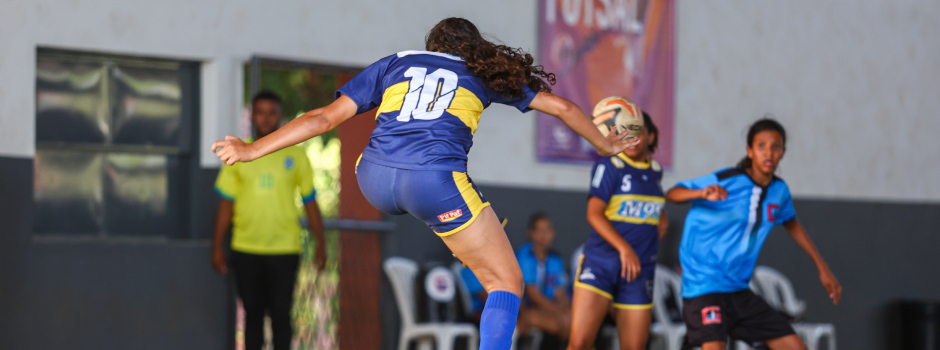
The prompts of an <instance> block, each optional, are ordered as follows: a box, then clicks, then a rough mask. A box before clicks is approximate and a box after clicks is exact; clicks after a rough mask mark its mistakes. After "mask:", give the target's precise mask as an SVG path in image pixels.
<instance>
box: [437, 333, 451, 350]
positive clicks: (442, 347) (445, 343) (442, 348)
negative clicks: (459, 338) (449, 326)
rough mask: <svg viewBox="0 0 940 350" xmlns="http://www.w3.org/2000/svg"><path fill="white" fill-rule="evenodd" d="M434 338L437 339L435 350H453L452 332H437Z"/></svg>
mask: <svg viewBox="0 0 940 350" xmlns="http://www.w3.org/2000/svg"><path fill="white" fill-rule="evenodd" d="M435 339H436V340H437V350H454V335H453V334H438V335H437V336H436V337H435Z"/></svg>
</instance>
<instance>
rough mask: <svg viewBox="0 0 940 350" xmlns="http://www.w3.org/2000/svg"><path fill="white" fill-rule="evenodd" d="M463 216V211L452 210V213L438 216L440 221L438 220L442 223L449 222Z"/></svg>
mask: <svg viewBox="0 0 940 350" xmlns="http://www.w3.org/2000/svg"><path fill="white" fill-rule="evenodd" d="M461 216H463V211H462V210H460V209H457V210H451V211H449V212H446V213H444V214H441V215H438V216H437V219H438V220H441V222H448V221H451V220H453V219H456V218H459V217H461Z"/></svg>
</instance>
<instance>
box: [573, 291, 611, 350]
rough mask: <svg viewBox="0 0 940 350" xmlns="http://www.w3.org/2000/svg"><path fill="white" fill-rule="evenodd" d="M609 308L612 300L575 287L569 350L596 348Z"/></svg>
mask: <svg viewBox="0 0 940 350" xmlns="http://www.w3.org/2000/svg"><path fill="white" fill-rule="evenodd" d="M609 308H610V299H607V298H605V297H603V296H602V295H600V294H597V293H595V292H592V291H590V290H587V289H584V288H579V287H577V286H576V287H574V295H572V298H571V334H569V338H568V350H586V349H590V348H591V347H593V346H594V339H595V338H597V331H598V330H600V328H601V323H603V322H604V315H605V314H607V311H608V310H609Z"/></svg>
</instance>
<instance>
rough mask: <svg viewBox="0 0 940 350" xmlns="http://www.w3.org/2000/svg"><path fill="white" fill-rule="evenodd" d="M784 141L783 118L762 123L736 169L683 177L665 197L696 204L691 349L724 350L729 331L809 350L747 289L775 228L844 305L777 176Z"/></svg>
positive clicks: (686, 302) (686, 245)
mask: <svg viewBox="0 0 940 350" xmlns="http://www.w3.org/2000/svg"><path fill="white" fill-rule="evenodd" d="M786 142H787V134H786V131H785V130H784V129H783V126H781V125H780V123H777V122H776V121H774V120H772V119H761V120H758V121H757V122H755V123H754V124H752V125H751V128H750V130H748V132H747V157H745V158H744V159H742V160H741V162H740V163H738V166H737V167H735V168H729V169H722V170H719V171H718V172H715V173H713V174H709V175H705V176H702V177H699V178H696V179H691V180H687V181H683V182H680V183H678V184H677V185H676V187H674V188H673V189H671V190H669V193H667V194H666V199H668V200H669V201H673V202H689V201H691V202H692V208H691V209H690V210H689V214H688V216H686V220H685V229H684V232H683V233H682V241H681V243H680V245H679V260H680V263H681V265H682V298H683V318H684V319H685V323H686V325H687V327H688V334H687V336H686V345H688V346H697V345H701V346H702V350H714V349H724V348H725V342H726V341H727V338H728V337H729V336H730V337H732V338H735V339H740V340H743V341H745V342H748V343H751V344H753V343H757V342H764V343H765V344H767V346H769V347H770V348H771V349H775V350H776V349H805V348H806V345H804V344H803V342H802V341H801V340H800V338H799V337H797V336H796V334H794V333H793V327H791V326H790V323H789V322H788V321H787V320H786V318H784V316H783V315H781V314H779V313H777V312H776V311H774V309H772V308H771V307H770V306H769V305H767V303H766V302H765V301H764V299H761V298H760V297H759V296H756V295H754V293H752V292H751V290H750V289H749V288H748V282H749V281H750V279H751V274H752V273H753V271H754V264H755V263H756V262H757V255H758V253H759V252H760V249H761V245H763V244H764V240H765V239H766V238H767V234H768V233H770V229H771V228H772V227H773V226H774V225H780V224H782V225H783V226H784V227H785V228H786V229H787V231H788V232H789V233H790V236H791V237H793V240H795V241H796V243H797V244H798V245H799V246H800V248H803V251H805V252H806V254H807V255H809V257H810V258H812V259H813V262H815V263H816V268H817V269H818V270H819V279H820V281H822V285H823V287H825V288H826V291H827V292H828V293H829V297H830V298H832V301H833V304H838V303H839V298H840V297H841V295H842V287H841V286H840V285H839V282H838V281H837V280H836V278H835V276H833V275H832V272H830V271H829V267H828V266H826V262H825V261H823V259H822V257H820V255H819V252H818V251H817V250H816V247H815V246H814V245H813V242H812V241H810V239H809V236H807V234H806V231H804V230H803V226H801V225H800V223H799V221H797V220H796V211H795V210H794V209H793V203H792V200H791V199H790V189H789V188H788V187H787V184H786V183H784V182H783V180H781V179H779V178H777V177H776V176H774V171H775V170H776V169H777V165H778V164H780V159H782V158H783V154H784V151H785V149H786Z"/></svg>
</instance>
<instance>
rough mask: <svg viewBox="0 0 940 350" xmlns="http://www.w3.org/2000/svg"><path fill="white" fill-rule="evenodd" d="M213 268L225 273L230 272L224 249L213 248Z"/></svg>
mask: <svg viewBox="0 0 940 350" xmlns="http://www.w3.org/2000/svg"><path fill="white" fill-rule="evenodd" d="M212 269H213V270H215V272H218V273H220V274H223V275H224V274H225V273H226V272H228V264H226V263H225V253H223V252H222V249H212Z"/></svg>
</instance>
